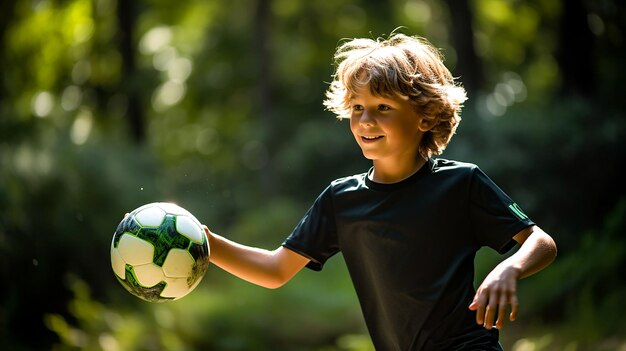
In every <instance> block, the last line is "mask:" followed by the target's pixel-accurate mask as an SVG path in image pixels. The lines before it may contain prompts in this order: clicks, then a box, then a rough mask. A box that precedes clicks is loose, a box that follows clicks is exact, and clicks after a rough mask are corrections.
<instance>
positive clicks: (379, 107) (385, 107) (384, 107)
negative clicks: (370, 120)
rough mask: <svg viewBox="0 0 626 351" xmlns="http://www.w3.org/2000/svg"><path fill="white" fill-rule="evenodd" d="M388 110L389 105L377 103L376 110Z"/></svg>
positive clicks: (389, 108)
mask: <svg viewBox="0 0 626 351" xmlns="http://www.w3.org/2000/svg"><path fill="white" fill-rule="evenodd" d="M389 110H391V107H389V106H387V105H378V111H389Z"/></svg>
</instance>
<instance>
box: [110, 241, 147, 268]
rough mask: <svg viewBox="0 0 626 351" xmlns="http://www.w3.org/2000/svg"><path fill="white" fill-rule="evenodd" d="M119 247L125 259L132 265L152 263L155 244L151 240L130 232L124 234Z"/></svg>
mask: <svg viewBox="0 0 626 351" xmlns="http://www.w3.org/2000/svg"><path fill="white" fill-rule="evenodd" d="M117 249H118V250H119V253H120V255H121V257H122V259H123V260H124V262H126V263H128V264H129V265H131V266H138V265H142V264H147V263H152V259H153V257H154V246H152V244H150V243H149V242H147V241H145V240H142V239H139V238H138V237H136V236H134V235H130V234H123V235H122V237H121V238H120V242H119V243H118V245H117Z"/></svg>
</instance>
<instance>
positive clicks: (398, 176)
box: [370, 156, 427, 184]
mask: <svg viewBox="0 0 626 351" xmlns="http://www.w3.org/2000/svg"><path fill="white" fill-rule="evenodd" d="M426 162H427V160H426V159H424V158H423V157H421V156H418V157H417V158H416V159H415V162H412V163H409V164H405V165H397V164H394V165H385V164H383V163H381V162H376V161H374V170H373V171H372V173H371V174H370V180H371V181H374V182H376V183H382V184H390V183H397V182H400V181H403V180H405V179H407V178H408V177H410V176H412V175H413V174H415V173H417V171H419V170H420V169H421V168H422V167H423V166H424V165H425V164H426Z"/></svg>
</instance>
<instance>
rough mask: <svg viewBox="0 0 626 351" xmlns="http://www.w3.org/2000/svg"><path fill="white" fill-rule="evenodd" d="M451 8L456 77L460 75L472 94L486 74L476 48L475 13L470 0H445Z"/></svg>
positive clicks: (453, 70) (479, 86) (476, 90)
mask: <svg viewBox="0 0 626 351" xmlns="http://www.w3.org/2000/svg"><path fill="white" fill-rule="evenodd" d="M445 3H446V4H447V5H448V8H449V9H450V18H451V36H452V43H453V45H454V48H455V49H456V52H457V63H456V67H455V68H454V69H452V74H453V75H454V76H455V77H460V80H461V82H462V83H463V86H464V87H465V89H466V90H467V91H468V95H470V96H472V95H474V94H476V92H478V91H479V90H480V89H481V88H482V85H483V82H484V76H483V69H482V66H481V62H480V60H479V58H478V56H477V55H476V49H475V48H474V28H473V20H472V19H473V14H472V11H471V9H470V7H469V4H468V1H453V0H445Z"/></svg>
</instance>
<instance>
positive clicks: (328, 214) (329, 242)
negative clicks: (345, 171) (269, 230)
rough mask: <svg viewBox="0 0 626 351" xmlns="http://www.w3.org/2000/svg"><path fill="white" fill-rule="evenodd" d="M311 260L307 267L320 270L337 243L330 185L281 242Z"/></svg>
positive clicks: (332, 253)
mask: <svg viewBox="0 0 626 351" xmlns="http://www.w3.org/2000/svg"><path fill="white" fill-rule="evenodd" d="M282 245H283V246H284V247H286V248H288V249H290V250H292V251H295V252H297V253H298V254H300V255H302V256H304V257H307V258H309V259H310V260H311V262H309V263H308V264H307V267H308V268H310V269H312V270H315V271H320V270H322V267H323V266H324V263H325V262H326V261H327V260H328V259H329V258H330V257H332V256H333V255H335V254H336V253H337V252H339V244H338V240H337V230H336V225H335V218H334V212H333V207H332V198H331V187H330V186H329V187H328V188H326V189H325V190H324V191H323V192H322V193H321V194H320V195H319V196H318V198H317V199H316V200H315V202H314V203H313V206H311V208H310V209H309V210H308V211H307V213H306V214H305V215H304V217H302V219H301V220H300V222H299V223H298V224H297V225H296V227H295V228H294V230H293V232H291V234H290V235H289V237H287V239H286V240H285V241H284V242H283V244H282Z"/></svg>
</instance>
